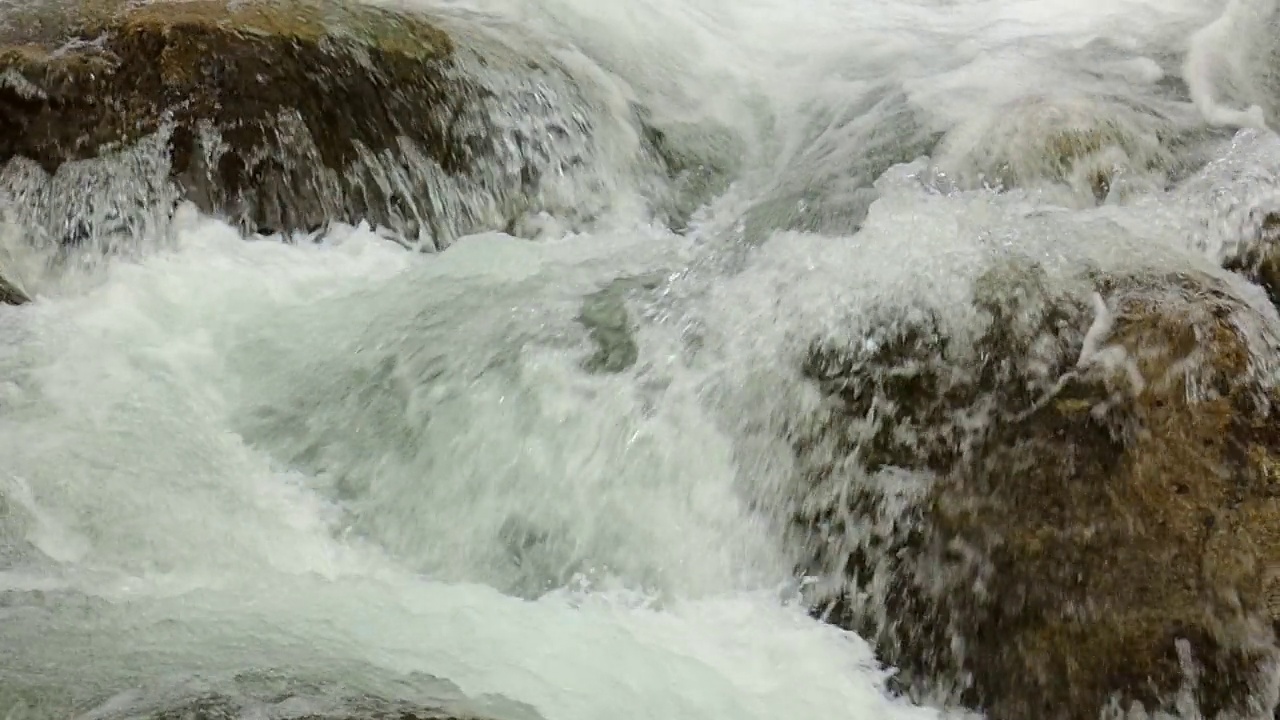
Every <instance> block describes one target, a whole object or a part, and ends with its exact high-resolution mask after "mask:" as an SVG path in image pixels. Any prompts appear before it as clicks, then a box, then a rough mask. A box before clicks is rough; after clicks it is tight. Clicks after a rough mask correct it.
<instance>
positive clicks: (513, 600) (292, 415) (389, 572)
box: [0, 0, 1280, 720]
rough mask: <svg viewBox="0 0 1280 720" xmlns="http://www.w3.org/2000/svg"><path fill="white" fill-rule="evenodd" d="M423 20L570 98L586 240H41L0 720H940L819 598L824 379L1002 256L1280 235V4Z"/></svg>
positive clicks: (12, 522) (1211, 243)
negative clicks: (815, 507)
mask: <svg viewBox="0 0 1280 720" xmlns="http://www.w3.org/2000/svg"><path fill="white" fill-rule="evenodd" d="M407 5H408V7H410V9H413V8H415V7H418V8H419V9H424V10H427V11H430V12H435V13H441V14H443V16H444V17H452V18H456V19H457V20H458V22H459V23H463V22H464V21H465V23H467V24H468V26H471V27H483V28H486V30H487V31H489V32H492V33H496V34H498V35H499V36H501V35H502V34H507V35H510V36H511V37H512V38H513V39H512V43H513V44H517V45H519V46H521V47H523V46H528V47H529V48H531V50H530V52H538V53H547V54H549V55H551V56H553V57H555V58H556V60H557V62H559V63H560V64H561V65H562V66H563V67H564V68H566V69H567V71H568V72H569V73H570V75H571V76H572V77H573V78H574V79H575V82H576V83H577V84H578V86H579V88H580V89H581V91H582V93H583V95H584V97H586V98H587V102H586V103H585V104H584V105H583V106H582V107H580V108H575V109H573V112H589V113H593V115H591V117H589V120H590V121H591V123H593V125H594V126H595V127H597V128H606V129H609V131H608V132H602V133H599V134H598V136H597V137H598V139H599V142H600V143H606V144H605V145H602V146H601V147H600V148H598V152H597V153H596V154H595V155H593V156H591V157H589V158H588V161H589V162H594V163H596V165H595V169H596V170H597V171H598V172H596V173H595V174H594V175H593V176H592V177H591V178H590V179H589V181H588V180H582V181H581V182H577V181H575V180H574V178H567V179H566V181H565V182H566V187H565V188H564V189H563V192H562V195H563V197H562V198H561V205H563V206H565V207H570V208H578V209H581V208H586V207H590V208H593V210H592V212H590V213H585V214H583V213H578V214H577V215H574V214H573V213H566V214H565V216H564V217H559V216H557V213H556V212H555V211H554V210H548V211H545V212H541V213H536V214H531V215H530V216H529V217H528V218H526V219H525V220H526V221H525V222H523V223H521V224H520V226H519V227H518V228H507V231H508V232H510V233H511V234H505V233H501V232H496V231H497V230H502V228H494V230H495V232H491V233H482V234H476V235H472V236H468V237H462V238H459V239H457V240H456V241H455V242H454V243H453V244H452V246H451V247H449V248H448V249H447V250H446V251H444V252H440V253H418V252H410V251H406V250H405V249H404V248H402V247H401V246H400V245H399V244H396V243H392V242H388V241H387V240H386V239H384V238H383V237H382V235H383V233H378V232H375V231H373V230H371V229H370V228H369V227H368V226H367V225H354V226H353V225H345V224H341V223H338V224H335V225H333V226H332V227H329V228H327V229H325V230H324V231H323V232H320V233H318V234H316V235H314V236H313V237H311V238H299V239H298V240H299V241H298V242H295V243H281V242H278V241H277V239H274V238H265V237H250V238H248V239H247V240H246V239H245V238H244V237H243V236H242V235H241V233H240V231H239V230H238V229H235V228H233V227H232V226H230V225H228V224H225V223H223V222H221V221H220V220H218V219H215V218H211V217H207V216H203V215H201V214H200V213H198V212H197V211H195V210H194V209H193V208H192V207H190V206H187V205H183V206H179V208H178V210H177V212H176V213H175V214H174V215H173V217H172V218H171V219H165V218H161V219H159V220H157V222H155V223H150V224H144V225H140V226H138V227H137V228H135V229H134V231H133V232H134V233H135V235H134V236H133V237H132V238H131V242H132V245H131V247H133V248H134V249H133V250H131V251H130V252H126V253H116V254H114V255H111V256H110V257H108V258H106V259H103V257H102V256H101V254H100V253H98V252H97V251H96V250H93V249H92V248H87V249H84V250H83V255H80V256H77V255H75V254H74V252H72V253H71V254H70V255H68V256H63V257H60V258H59V259H58V260H57V262H53V261H50V260H49V259H48V258H46V257H45V256H43V255H41V254H40V253H38V252H34V251H32V250H31V249H30V248H31V244H30V243H29V242H27V240H28V238H27V235H28V233H29V232H30V229H29V228H28V227H27V226H26V225H24V222H23V221H22V209H23V208H22V207H21V206H20V204H18V203H20V202H21V201H20V200H14V201H12V203H11V205H10V206H8V207H6V214H5V218H6V222H5V223H4V224H3V225H0V250H2V251H3V253H4V257H5V258H6V259H7V267H9V268H10V269H11V272H12V273H13V274H14V275H15V279H16V280H17V281H19V282H21V284H22V285H23V286H24V287H25V289H26V290H27V291H28V292H29V293H30V294H32V295H33V296H34V297H35V301H34V302H33V303H31V304H29V305H25V306H21V307H8V306H0V718H6V719H9V720H19V719H22V720H26V719H28V718H31V719H35V718H55V717H85V718H116V717H132V716H135V715H137V714H140V713H141V714H145V713H147V712H150V711H153V710H157V709H163V708H167V707H173V706H175V704H180V703H181V701H182V700H183V699H184V698H190V697H200V696H203V695H207V694H216V695H218V696H221V697H230V698H233V699H235V701H236V702H237V703H239V704H240V705H241V706H243V707H248V708H250V711H248V712H249V713H250V714H249V715H248V716H252V717H267V716H268V715H267V714H265V713H268V711H270V712H272V713H277V714H284V715H288V714H289V713H293V714H298V715H301V714H306V713H308V712H321V711H332V710H334V709H335V708H350V709H351V711H352V712H360V711H362V710H361V708H362V707H364V706H362V705H361V703H369V702H375V701H373V700H369V699H368V698H379V699H380V700H378V701H377V702H384V703H387V702H391V703H394V702H399V701H404V702H408V703H415V704H425V705H429V706H442V705H443V706H447V707H450V708H455V709H459V710H461V711H468V710H469V711H472V712H476V713H481V714H483V715H484V716H485V717H492V718H511V719H512V720H525V719H533V718H544V719H545V720H602V719H604V718H616V719H622V718H636V719H639V718H646V719H650V718H670V719H672V720H675V719H677V718H680V719H684V718H688V719H690V720H694V719H697V720H715V719H723V720H748V719H752V720H781V719H783V718H797V719H798V718H806V719H807V718H812V719H815V720H816V719H819V718H823V719H825V718H832V719H835V718H889V719H892V720H907V719H908V718H933V717H940V716H942V713H943V711H941V710H939V709H936V708H933V707H929V706H918V705H914V704H911V703H910V702H908V701H907V700H905V699H901V698H898V697H895V696H893V695H892V694H891V693H890V692H889V691H888V689H887V688H886V684H885V677H886V674H887V671H886V670H885V669H883V668H881V667H879V666H878V665H877V663H876V660H875V657H874V654H873V652H872V649H871V648H870V647H869V646H868V644H867V643H866V642H864V640H863V639H862V638H860V637H858V636H857V635H854V634H852V633H848V632H845V631H843V630H840V629H838V628H836V627H833V626H830V625H827V624H824V623H821V622H819V621H818V620H816V619H814V618H812V617H811V616H810V613H809V610H808V608H807V607H806V606H805V604H804V603H803V602H802V601H801V591H802V585H803V584H804V581H803V579H797V578H795V577H794V575H793V573H794V568H795V567H796V554H797V552H798V548H796V547H794V546H793V544H792V543H791V542H790V541H789V540H788V536H787V533H786V531H785V528H784V527H783V525H784V524H785V523H784V519H783V518H782V517H781V516H780V514H779V513H778V512H777V509H778V508H779V507H780V506H781V505H782V503H783V501H782V496H783V495H784V494H785V485H786V483H787V480H786V478H787V477H788V472H789V462H790V460H789V455H788V454H787V452H786V449H785V448H784V447H781V444H780V443H779V442H778V434H777V432H776V430H777V428H779V427H781V426H782V425H783V424H785V422H786V420H787V417H788V413H792V412H795V411H796V408H797V407H799V406H802V405H803V404H804V403H805V402H806V397H805V394H804V392H803V391H802V390H801V389H800V388H799V386H798V380H797V378H796V377H795V371H794V367H795V358H796V356H797V353H798V352H800V351H801V350H802V349H803V347H804V346H805V344H806V343H807V342H808V341H809V340H810V339H811V338H813V337H816V336H818V335H826V336H832V335H839V336H847V337H850V338H854V337H857V336H858V333H860V332H862V330H863V329H865V324H864V323H863V320H862V318H863V315H864V311H865V310H866V309H867V308H871V307H882V306H884V305H886V304H894V303H897V304H901V305H908V304H911V303H916V302H924V303H926V304H929V305H932V306H936V307H938V308H943V309H945V308H948V307H950V306H951V305H952V304H953V301H954V300H955V299H956V298H958V297H959V296H960V294H962V293H963V288H964V287H966V286H967V283H968V282H969V280H970V279H971V276H972V274H973V273H974V272H976V271H975V270H974V268H975V267H976V266H977V264H978V261H979V259H980V258H983V257H987V256H989V255H990V254H992V253H997V254H998V253H1012V254H1022V255H1029V256H1033V257H1036V258H1038V259H1039V260H1041V261H1042V262H1043V263H1044V264H1045V265H1046V266H1049V267H1053V266H1055V265H1064V266H1065V265H1070V264H1072V263H1076V262H1081V261H1083V260H1085V259H1088V260H1090V261H1092V262H1100V263H1103V264H1104V265H1107V266H1111V267H1124V266H1127V265H1138V264H1145V265H1155V266H1159V267H1168V268H1173V269H1180V268H1191V267H1198V268H1199V267H1203V268H1209V267H1213V265H1214V262H1215V261H1216V260H1217V259H1218V256H1219V255H1220V254H1222V253H1224V252H1226V251H1227V250H1229V249H1230V248H1231V247H1234V245H1235V244H1236V243H1239V242H1247V241H1248V240H1249V239H1250V238H1251V237H1252V235H1251V233H1256V231H1257V222H1258V220H1257V214H1256V213H1257V211H1258V210H1262V211H1267V210H1280V141H1277V139H1276V138H1275V137H1274V136H1273V135H1272V132H1271V130H1270V129H1269V126H1271V127H1274V126H1276V125H1277V124H1280V115H1278V114H1277V113H1278V112H1280V80H1277V74H1276V73H1277V71H1278V70H1280V64H1277V60H1276V55H1275V52H1274V51H1275V50H1276V48H1275V47H1274V46H1273V44H1274V42H1275V38H1276V37H1277V36H1280V35H1278V33H1277V32H1276V30H1277V28H1278V27H1280V26H1278V25H1277V24H1276V22H1275V19H1274V18H1273V13H1274V8H1272V6H1271V4H1270V2H1267V1H1264V0H1230V2H1221V1H1219V0H1214V1H1210V2H1206V1H1204V0H1159V1H1157V0H1106V1H1103V0H1076V1H1075V2H1067V1H1066V0H738V1H731V0H612V1H602V0H536V1H534V2H528V1H525V0H407ZM3 7H4V6H3V5H0V12H4V10H3ZM636 107H638V108H643V112H644V115H645V122H646V123H648V124H647V125H646V126H645V127H653V128H658V129H660V130H661V131H662V133H663V136H662V142H663V148H664V152H666V153H667V154H669V155H670V156H671V157H673V158H675V159H676V160H677V161H678V162H677V163H676V165H678V167H679V168H680V172H678V173H675V177H674V178H672V179H670V180H669V181H665V180H664V182H666V185H664V186H663V187H662V188H659V189H657V190H655V189H654V186H653V185H652V184H651V183H650V182H648V181H645V180H643V178H644V177H647V175H645V173H643V172H638V171H635V172H633V170H634V168H633V167H631V165H629V163H633V162H638V161H633V159H632V158H633V156H634V155H635V153H634V149H633V147H632V146H631V145H627V143H633V144H634V142H635V139H636V138H637V137H638V136H640V134H641V133H642V132H643V131H644V130H643V128H641V127H640V126H638V125H636V120H635V117H634V114H633V113H631V112H630V111H629V108H636ZM584 108H585V109H584ZM565 112H569V110H565ZM508 119H509V120H510V121H511V122H518V121H519V120H520V118H518V117H511V118H508ZM607 143H615V146H609V145H607ZM601 178H603V180H604V181H603V182H602V181H600V180H601ZM638 178H639V179H638ZM575 182H576V184H574V183H575ZM55 200H56V198H55ZM68 202H69V200H68ZM673 208H674V209H673ZM663 213H666V215H663ZM569 215H574V217H569ZM667 216H672V217H675V216H679V217H680V218H681V221H680V222H663V221H661V218H662V217H667ZM349 220H352V221H353V222H354V221H357V220H358V219H349ZM91 250H92V252H90V251H91ZM951 320H952V321H953V322H955V323H958V324H963V323H964V322H965V321H966V320H965V317H963V314H962V313H961V314H958V315H957V316H956V317H954V318H952V319H951ZM286 696H287V697H289V698H290V699H289V700H288V703H289V704H288V705H287V706H281V704H280V703H281V701H280V700H279V698H280V697H286ZM362 698H363V699H362ZM253 708H257V710H254V709H253ZM254 712H257V713H260V714H257V715H255V714H253V713H254Z"/></svg>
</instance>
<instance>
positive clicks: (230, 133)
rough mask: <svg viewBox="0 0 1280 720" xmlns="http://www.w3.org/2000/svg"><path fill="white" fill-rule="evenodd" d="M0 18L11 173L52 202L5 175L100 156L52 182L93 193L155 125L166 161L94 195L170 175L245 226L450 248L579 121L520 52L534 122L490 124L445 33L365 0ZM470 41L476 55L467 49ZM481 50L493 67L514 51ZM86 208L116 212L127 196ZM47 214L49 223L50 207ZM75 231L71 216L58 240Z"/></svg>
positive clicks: (105, 216)
mask: <svg viewBox="0 0 1280 720" xmlns="http://www.w3.org/2000/svg"><path fill="white" fill-rule="evenodd" d="M3 22H5V23H6V24H5V25H3V26H0V165H6V164H7V165H8V166H9V167H7V168H6V174H7V175H8V176H9V177H8V182H7V183H4V184H8V185H10V186H12V187H10V188H8V194H10V195H14V196H17V197H15V198H13V199H15V200H17V201H18V204H19V205H22V206H24V207H34V206H40V207H46V208H49V207H52V209H47V212H46V214H51V213H56V212H57V210H58V208H57V205H58V203H57V202H56V200H55V201H50V200H49V198H47V197H44V196H46V195H50V194H51V193H50V191H49V190H48V189H47V188H44V187H42V186H40V185H39V184H38V183H32V182H18V181H17V180H14V178H13V176H15V175H19V176H31V175H36V174H39V173H43V174H50V175H51V174H53V173H55V172H58V171H59V170H60V169H62V170H65V169H66V168H67V167H68V166H71V165H74V164H75V163H84V162H86V161H90V160H95V159H104V158H105V159H109V160H112V162H113V163H114V164H113V165H112V166H109V167H105V168H101V167H96V166H95V167H92V168H84V169H82V170H79V171H76V172H73V173H70V177H69V178H68V179H66V180H64V184H66V183H71V187H70V188H63V190H70V191H71V192H70V193H67V192H64V193H62V195H67V194H70V195H72V196H74V195H75V194H76V192H75V187H76V186H78V185H79V186H85V187H84V190H83V191H84V192H88V191H89V190H92V189H95V188H96V187H97V186H98V185H101V184H102V183H103V182H105V180H104V178H110V177H114V176H116V175H119V174H121V173H120V172H119V168H118V167H115V166H114V165H119V164H120V163H121V162H123V161H122V160H119V159H118V158H119V156H121V154H122V153H123V154H124V155H127V154H128V151H129V150H130V149H131V148H133V147H135V146H136V145H137V144H139V143H141V142H144V141H145V140H146V139H148V138H159V140H160V142H159V151H158V152H157V153H154V154H151V155H148V157H151V158H155V157H157V156H158V157H159V158H161V159H162V160H163V162H162V163H160V165H161V167H157V168H144V169H143V171H142V172H140V173H137V174H138V177H136V178H134V179H133V181H132V182H131V186H130V187H127V188H113V189H111V190H109V191H104V192H97V193H94V197H96V198H100V199H101V202H100V203H99V204H105V205H113V201H114V200H118V199H119V198H120V197H122V196H147V197H148V198H150V200H151V201H152V202H154V203H157V204H161V205H163V204H164V203H166V202H167V203H169V204H172V202H174V200H175V199H176V198H168V197H165V192H164V187H163V186H165V185H166V180H172V182H173V183H174V185H175V186H176V189H177V193H176V195H177V196H179V197H185V198H187V199H190V200H192V201H194V202H195V203H196V205H197V206H199V207H200V208H201V209H202V210H204V211H206V212H211V213H216V214H219V215H222V216H224V217H227V218H228V219H230V220H232V221H234V222H237V223H239V224H240V225H241V226H243V227H244V228H245V229H247V230H251V231H263V232H276V231H283V232H289V231H299V230H300V231H309V230H313V229H315V228H318V227H321V226H323V225H324V224H325V223H327V222H328V221H330V220H333V219H344V220H350V221H352V222H355V221H358V220H361V219H365V220H368V221H369V222H370V223H372V224H375V225H384V226H386V227H389V228H391V229H393V230H395V231H397V232H399V233H401V234H403V235H406V236H408V237H409V238H411V239H413V238H417V239H418V240H420V241H421V242H422V243H423V244H425V245H426V246H428V247H443V246H444V245H447V244H448V243H449V242H450V241H451V240H452V239H453V238H454V237H455V236H457V235H458V234H460V233H463V232H467V231H470V230H472V229H475V228H477V227H493V228H498V227H502V225H503V222H504V221H505V220H506V219H508V217H509V216H510V215H512V214H513V213H516V212H518V211H519V208H517V206H518V205H520V204H521V203H522V202H525V201H524V200H522V198H523V197H524V196H525V195H527V194H528V193H530V192H532V190H533V188H534V187H535V186H537V184H538V182H539V179H540V178H541V177H542V176H543V174H544V173H546V172H547V171H548V169H552V170H554V167H553V166H556V163H557V162H560V161H565V162H571V161H572V160H571V158H569V159H567V160H566V157H568V156H571V155H572V148H570V150H566V151H565V154H564V157H562V156H561V155H560V154H558V153H559V151H560V150H563V149H564V148H560V146H559V145H557V146H556V147H555V148H552V147H550V144H555V143H561V144H562V145H566V146H569V145H573V143H574V142H576V141H577V139H578V136H581V135H583V134H584V133H586V131H587V128H586V127H585V126H584V127H570V128H566V127H560V126H554V127H553V125H555V124H556V122H558V121H551V120H548V119H547V117H544V115H547V113H541V112H539V107H533V106H531V107H528V108H525V107H523V106H522V105H521V103H526V104H528V103H532V104H533V105H538V104H539V103H542V104H545V103H546V101H547V98H548V97H549V96H550V95H553V94H554V92H555V87H556V85H555V82H553V81H551V80H548V81H546V82H542V81H540V80H538V78H537V77H533V76H536V75H538V73H540V72H542V70H541V69H539V67H538V64H537V63H536V62H534V61H532V60H526V59H521V60H520V61H519V64H520V67H522V68H523V69H524V72H525V73H526V74H528V75H530V76H531V77H533V80H531V82H530V89H529V92H527V93H523V94H522V93H520V92H514V91H513V92H512V93H511V97H504V98H502V101H503V103H505V104H507V105H509V107H507V108H506V110H507V111H508V112H510V113H515V114H518V115H519V116H520V117H521V118H522V121H523V122H524V124H525V125H527V126H528V127H523V128H496V127H494V125H493V117H494V113H493V112H492V110H493V108H491V107H489V105H490V104H492V102H493V100H494V98H495V93H496V91H495V90H494V89H493V88H491V87H489V86H488V85H486V84H485V83H483V82H480V81H479V80H478V79H477V76H476V75H475V73H473V72H471V70H470V69H464V68H463V67H462V65H463V63H462V61H461V60H460V57H461V55H462V54H463V53H464V50H463V49H461V48H460V47H459V46H458V45H457V44H456V43H455V42H454V39H453V38H452V37H451V35H450V34H449V33H446V32H445V31H443V30H442V29H440V27H438V24H437V23H436V22H435V21H433V20H430V19H426V18H423V17H420V16H418V15H414V14H409V13H400V12H395V11H392V10H389V9H385V8H379V7H374V6H372V5H369V4H366V3H360V2H340V1H337V0H282V1H280V2H267V1H266V0H243V1H241V0H234V1H233V0H188V1H185V2H173V1H170V0H160V1H159V2H152V3H147V4H142V5H138V4H132V3H131V4H126V3H125V2H123V1H122V0H79V1H76V2H72V1H70V0H42V1H41V2H33V3H30V4H28V5H26V6H20V7H16V8H13V9H7V10H6V11H5V18H4V20H3ZM477 42H478V41H477ZM466 52H468V53H471V54H470V55H468V56H467V57H468V58H469V60H468V62H471V61H472V60H475V61H476V62H475V63H472V64H473V65H475V66H476V67H480V66H481V65H482V63H481V60H482V59H480V58H476V57H473V56H474V55H475V54H476V53H475V49H474V48H468V49H466ZM487 59H488V60H489V61H490V62H491V63H492V64H493V65H494V69H495V70H505V69H506V68H505V64H504V63H507V61H508V60H511V59H510V58H502V59H500V58H496V57H490V58H487ZM512 62H515V61H514V60H512ZM499 66H500V67H499ZM469 67H470V66H469ZM526 95H527V96H528V97H526ZM542 110H546V108H542ZM126 159H127V158H126ZM15 163H17V166H16V167H15ZM126 164H128V163H127V162H126ZM135 164H136V163H135ZM153 164H154V163H153ZM155 185H159V186H161V187H160V189H159V190H156V189H154V188H152V189H151V190H147V187H148V186H155ZM143 190H147V192H143ZM59 197H61V195H60V196H59ZM42 199H43V202H42ZM63 199H64V202H63V203H62V204H63V205H65V204H66V202H65V198H63ZM113 208H114V205H113ZM80 214H81V215H87V216H89V217H90V218H91V219H92V218H97V222H98V224H99V225H103V224H108V225H109V224H110V222H111V221H112V220H113V219H116V216H119V215H121V214H122V213H121V212H120V211H119V210H118V209H107V210H101V211H98V210H97V209H96V208H88V209H83V210H82V212H80ZM45 219H46V220H47V221H48V222H46V223H45V224H46V225H48V226H53V227H54V228H55V229H57V228H58V226H59V224H60V218H57V217H49V218H45ZM61 223H62V224H66V221H61ZM81 224H84V222H81ZM90 229H91V230H97V229H100V228H97V227H96V226H95V227H94V228H90ZM124 229H125V230H126V234H128V233H129V232H132V233H134V234H136V232H137V230H138V228H137V227H136V226H133V225H130V226H129V227H127V228H124ZM85 234H86V233H84V232H81V233H78V234H77V232H75V228H74V227H72V228H68V229H67V230H65V231H63V232H62V236H61V238H60V241H61V242H63V243H67V242H76V241H77V240H76V238H77V237H79V236H80V235H85ZM89 234H91V233H89Z"/></svg>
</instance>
